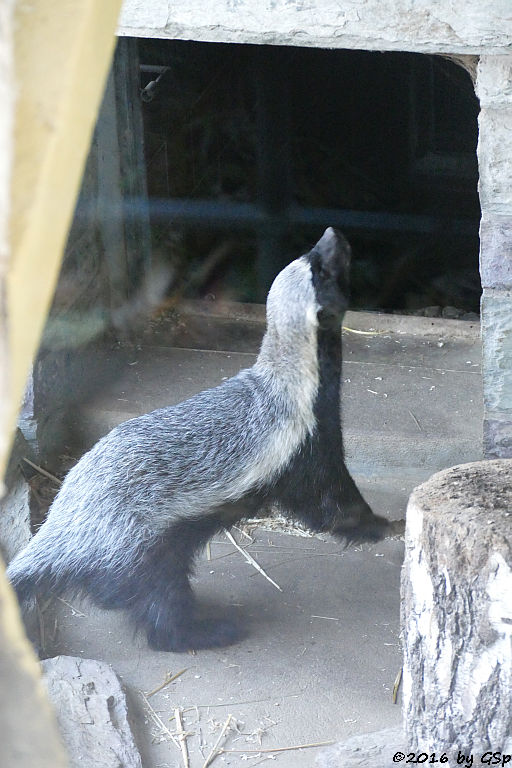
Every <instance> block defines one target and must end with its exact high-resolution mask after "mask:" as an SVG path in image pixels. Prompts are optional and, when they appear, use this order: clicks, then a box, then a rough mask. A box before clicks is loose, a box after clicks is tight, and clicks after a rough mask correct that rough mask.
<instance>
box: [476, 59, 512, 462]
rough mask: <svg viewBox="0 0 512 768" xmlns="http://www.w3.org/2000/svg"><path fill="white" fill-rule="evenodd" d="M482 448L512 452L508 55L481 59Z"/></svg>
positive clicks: (511, 69)
mask: <svg viewBox="0 0 512 768" xmlns="http://www.w3.org/2000/svg"><path fill="white" fill-rule="evenodd" d="M476 92H477V95H478V98H479V99H480V107H481V111H480V117H479V140H478V163H479V168H480V184H479V189H480V202H481V206H482V220H481V226H480V273H481V277H482V287H483V296H482V343H483V370H484V409H485V410H484V449H485V454H486V456H489V457H511V456H512V55H508V56H488V55H484V56H481V57H480V62H479V65H478V72H477V82H476Z"/></svg>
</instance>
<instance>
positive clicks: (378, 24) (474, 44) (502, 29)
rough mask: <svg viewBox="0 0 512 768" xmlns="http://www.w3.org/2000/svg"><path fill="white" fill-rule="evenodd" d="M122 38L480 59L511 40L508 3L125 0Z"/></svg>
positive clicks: (499, 0) (485, 0)
mask: <svg viewBox="0 0 512 768" xmlns="http://www.w3.org/2000/svg"><path fill="white" fill-rule="evenodd" d="M118 34H119V35H131V36H133V37H168V38H179V39H189V40H205V41H211V42H231V43H270V44H273V45H302V46H318V47H322V48H361V49H365V50H379V51H418V52H422V53H468V54H478V53H481V52H482V51H486V52H488V53H500V52H505V51H506V50H507V49H508V47H509V46H510V42H511V40H512V14H511V13H510V3H509V2H508V0H356V2H354V0H341V1H339V0H338V2H336V0H294V1H293V2H290V0H264V1H263V2H259V1H258V0H223V1H222V0H221V2H218V1H217V0H172V2H171V0H124V4H123V8H122V11H121V16H120V19H119V25H118Z"/></svg>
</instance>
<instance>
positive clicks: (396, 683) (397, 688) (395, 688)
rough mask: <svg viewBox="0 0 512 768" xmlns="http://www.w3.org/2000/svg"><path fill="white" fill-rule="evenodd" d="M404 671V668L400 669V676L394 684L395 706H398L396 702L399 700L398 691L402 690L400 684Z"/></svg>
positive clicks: (398, 675) (393, 698) (393, 697)
mask: <svg viewBox="0 0 512 768" xmlns="http://www.w3.org/2000/svg"><path fill="white" fill-rule="evenodd" d="M402 671H403V667H400V669H399V671H398V674H397V676H396V677H395V682H394V683H393V696H392V700H393V704H396V700H397V698H398V691H399V690H400V683H401V682H402Z"/></svg>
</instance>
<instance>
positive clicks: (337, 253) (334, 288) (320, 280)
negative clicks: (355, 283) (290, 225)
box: [306, 227, 351, 328]
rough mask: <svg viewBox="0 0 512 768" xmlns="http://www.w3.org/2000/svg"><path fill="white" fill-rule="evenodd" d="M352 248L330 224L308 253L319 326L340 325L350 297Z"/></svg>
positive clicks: (333, 326)
mask: <svg viewBox="0 0 512 768" xmlns="http://www.w3.org/2000/svg"><path fill="white" fill-rule="evenodd" d="M350 257H351V250H350V245H349V244H348V242H347V240H346V239H345V237H344V236H343V235H342V234H341V232H338V231H337V230H336V229H333V228H332V227H329V228H328V229H326V230H325V232H324V234H323V235H322V237H321V238H320V240H319V241H318V243H317V244H316V245H315V247H314V248H313V249H312V250H311V251H310V252H309V253H308V254H307V256H306V258H307V260H308V261H309V264H310V267H311V275H312V280H313V287H314V289H315V297H316V301H317V304H318V310H317V317H318V324H319V326H320V328H335V327H338V325H339V323H340V321H341V318H342V317H343V315H344V313H345V311H346V310H347V307H348V302H349V299H350Z"/></svg>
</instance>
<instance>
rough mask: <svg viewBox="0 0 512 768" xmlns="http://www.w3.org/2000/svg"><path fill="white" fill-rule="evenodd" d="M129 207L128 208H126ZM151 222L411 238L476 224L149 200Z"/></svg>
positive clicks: (466, 233) (463, 232)
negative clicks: (396, 234) (393, 234)
mask: <svg viewBox="0 0 512 768" xmlns="http://www.w3.org/2000/svg"><path fill="white" fill-rule="evenodd" d="M130 203H131V206H130ZM126 206H128V209H129V210H130V211H131V214H132V215H137V207H138V203H137V201H136V200H132V201H126V204H125V207H126ZM149 207H150V215H151V218H153V219H160V220H162V219H163V220H168V221H170V222H172V223H176V224H177V223H180V224H194V225H197V226H208V227H211V226H213V227H225V226H231V227H235V228H238V229H247V228H248V227H250V228H260V227H265V226H269V225H275V224H276V223H277V224H279V223H281V224H282V225H284V226H289V225H298V226H325V227H328V226H335V227H339V228H340V229H347V230H355V231H366V230H369V231H372V232H400V233H413V234H435V233H443V234H447V233H450V234H454V235H459V236H461V237H474V236H475V235H477V234H478V222H477V221H476V220H472V219H450V218H446V219H443V218H441V217H439V216H423V215H419V214H412V213H389V212H380V211H351V210H345V209H341V208H311V207H307V208H305V207H301V206H290V207H289V208H288V209H287V210H284V211H283V212H282V213H281V214H280V215H279V216H277V215H274V216H271V215H269V214H268V213H266V212H265V211H264V210H263V209H262V208H260V207H259V206H257V205H254V204H253V203H225V202H218V201H214V200H197V199H181V200H180V199H176V198H169V199H155V198H150V200H149Z"/></svg>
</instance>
